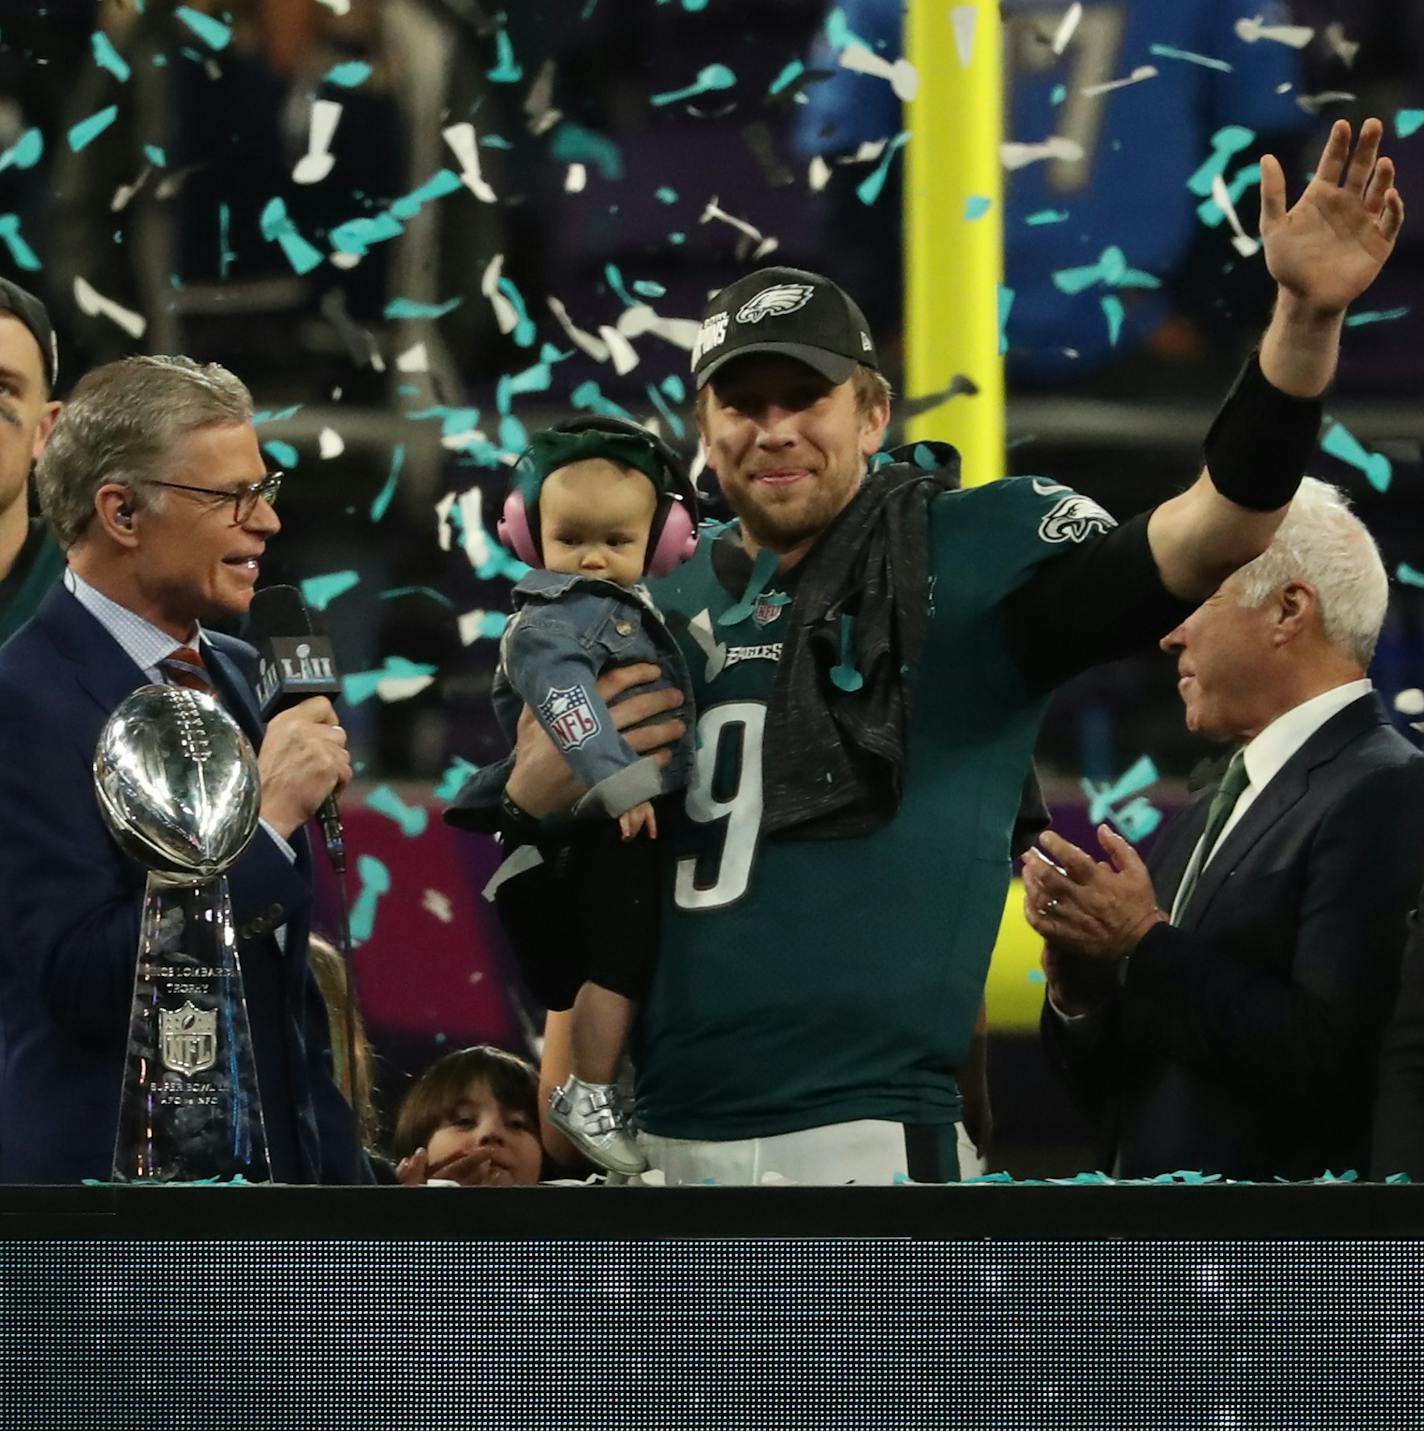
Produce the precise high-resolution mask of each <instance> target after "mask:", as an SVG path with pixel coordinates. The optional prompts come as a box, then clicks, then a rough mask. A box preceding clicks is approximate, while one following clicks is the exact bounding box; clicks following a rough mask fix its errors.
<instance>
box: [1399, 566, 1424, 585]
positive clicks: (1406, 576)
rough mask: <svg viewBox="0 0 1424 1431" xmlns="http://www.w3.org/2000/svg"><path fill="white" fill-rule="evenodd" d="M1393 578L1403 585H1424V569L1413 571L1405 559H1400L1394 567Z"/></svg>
mask: <svg viewBox="0 0 1424 1431" xmlns="http://www.w3.org/2000/svg"><path fill="white" fill-rule="evenodd" d="M1394 579H1395V580H1396V581H1402V582H1403V583H1404V584H1405V586H1424V571H1415V569H1414V568H1413V567H1412V566H1410V565H1409V563H1408V562H1407V561H1402V562H1400V564H1399V565H1398V566H1397V567H1395V569H1394Z"/></svg>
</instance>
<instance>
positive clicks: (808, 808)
mask: <svg viewBox="0 0 1424 1431" xmlns="http://www.w3.org/2000/svg"><path fill="white" fill-rule="evenodd" d="M1381 134H1382V126H1381V124H1380V123H1379V121H1378V120H1375V119H1370V120H1367V121H1366V123H1365V124H1364V126H1363V128H1362V130H1361V134H1360V138H1359V143H1358V146H1357V147H1356V148H1355V151H1354V154H1353V157H1352V156H1351V137H1352V136H1351V131H1350V126H1349V125H1348V124H1346V123H1344V122H1337V123H1336V124H1335V125H1334V127H1333V129H1332V131H1331V134H1330V138H1329V141H1328V142H1327V144H1326V147H1325V150H1324V153H1323V154H1322V156H1321V159H1320V164H1319V167H1318V169H1317V171H1316V173H1315V176H1314V178H1313V179H1312V180H1311V182H1310V184H1309V186H1308V188H1307V189H1306V191H1305V193H1304V195H1303V197H1302V198H1301V199H1300V200H1299V201H1298V202H1297V203H1296V204H1295V205H1294V206H1293V207H1291V208H1290V209H1289V210H1287V208H1286V202H1285V198H1286V196H1285V176H1284V174H1283V172H1282V170H1281V167H1280V165H1279V163H1278V162H1277V161H1276V160H1275V159H1274V158H1272V157H1270V156H1266V157H1265V158H1264V159H1263V160H1262V236H1263V239H1264V243H1265V256H1266V263H1267V266H1268V269H1269V271H1270V273H1271V275H1272V276H1273V277H1274V278H1275V280H1276V282H1277V285H1278V292H1277V301H1276V307H1275V312H1274V314H1273V316H1272V319H1271V323H1270V326H1269V328H1268V330H1267V332H1266V334H1265V337H1264V339H1263V341H1262V343H1261V346H1260V349H1259V351H1258V352H1257V353H1255V354H1253V355H1252V356H1251V358H1250V359H1249V360H1248V362H1247V364H1246V367H1245V369H1244V371H1243V373H1242V375H1241V377H1240V379H1239V380H1238V382H1237V384H1236V386H1235V388H1234V389H1233V391H1232V393H1231V395H1230V396H1229V398H1228V399H1227V401H1226V403H1225V405H1224V406H1223V408H1222V410H1221V412H1220V413H1219V414H1218V416H1217V418H1216V421H1215V422H1214V424H1213V425H1212V428H1211V431H1210V432H1209V434H1208V436H1207V439H1206V444H1205V447H1206V470H1205V471H1204V472H1203V473H1202V474H1201V476H1200V477H1199V478H1198V480H1197V481H1196V482H1195V483H1194V484H1193V485H1192V486H1191V487H1190V488H1189V489H1188V490H1187V491H1185V492H1183V493H1182V494H1181V495H1180V496H1177V497H1174V498H1172V499H1171V500H1170V501H1167V502H1164V503H1162V504H1161V505H1160V506H1158V507H1157V508H1155V509H1154V510H1153V511H1152V512H1150V513H1144V514H1143V515H1141V516H1139V517H1136V518H1134V519H1132V520H1130V521H1127V522H1125V523H1123V524H1122V525H1121V526H1118V525H1117V524H1116V523H1115V522H1114V521H1113V519H1112V518H1111V517H1110V516H1109V515H1108V514H1107V513H1106V512H1104V511H1103V510H1102V509H1101V508H1099V507H1098V506H1096V505H1095V504H1094V503H1093V502H1091V501H1089V500H1088V499H1086V498H1084V497H1082V496H1081V495H1079V494H1077V493H1075V492H1071V491H1068V490H1066V489H1065V488H1063V487H1062V486H1060V485H1059V484H1057V483H1055V482H1052V481H1049V480H1047V479H1044V478H1040V477H1033V478H1029V477H1024V478H1008V479H1005V480H1002V481H997V482H991V483H988V484H987V485H984V486H979V487H974V488H971V489H968V490H963V491H959V490H955V488H956V486H957V482H956V480H955V479H956V477H957V472H956V467H957V461H958V459H957V455H956V454H955V453H954V452H953V451H952V450H951V449H949V448H946V447H944V446H943V445H940V444H927V443H925V444H919V445H917V446H916V447H915V448H914V449H912V450H905V451H901V452H897V453H893V454H891V455H890V458H891V460H890V461H889V462H888V463H879V449H880V445H881V441H882V439H883V437H884V434H885V430H886V426H887V424H888V422H889V417H890V401H889V392H888V388H887V386H886V384H885V381H884V379H883V378H882V377H881V375H880V373H879V370H878V361H877V357H876V352H875V345H874V342H873V339H872V337H871V335H870V332H869V329H868V328H867V326H866V325H865V323H864V322H863V321H862V317H861V314H860V311H859V309H858V308H857V307H856V305H855V304H854V303H853V302H852V301H851V300H850V299H849V298H848V297H847V295H846V294H845V293H843V292H842V291H841V290H840V289H839V288H838V287H836V285H835V284H834V283H832V282H831V281H830V280H829V279H827V278H824V277H822V276H820V275H818V274H813V273H806V272H800V271H797V270H795V269H764V270H762V271H760V272H757V273H753V274H750V275H748V276H747V277H745V278H743V279H740V280H739V281H738V282H736V283H734V284H732V285H731V286H730V287H729V288H727V289H725V290H723V291H722V292H721V293H719V294H718V295H717V296H716V297H715V298H713V299H712V301H711V303H710V305H709V307H708V309H707V316H706V318H705V319H704V321H703V323H702V326H701V329H700V332H699V335H698V340H697V343H696V346H695V348H694V350H693V370H694V373H695V376H696V383H697V388H698V399H697V414H698V422H699V427H700V431H701V437H702V445H703V451H704V453H705V454H706V457H707V462H708V465H709V466H710V467H711V468H712V469H713V471H715V473H716V475H717V479H718V482H719V483H720V485H721V488H722V491H723V493H724V494H725V496H726V499H727V501H728V503H729V505H730V506H731V508H732V510H733V512H734V513H735V514H736V516H737V518H738V521H737V523H736V524H734V525H732V526H730V527H728V528H727V529H726V530H724V531H721V532H718V533H716V534H715V535H713V536H712V537H711V538H710V539H707V540H704V541H703V542H702V543H701V545H700V547H699V550H698V552H697V555H696V556H695V557H694V558H693V559H692V560H691V561H690V562H688V563H687V564H686V565H684V566H682V567H681V568H679V569H678V571H677V572H676V573H674V574H673V575H672V576H671V577H669V578H668V579H667V580H665V581H664V582H662V583H660V584H658V585H657V586H656V588H655V589H654V595H655V597H656V599H657V601H658V603H659V605H660V607H661V608H662V609H663V611H664V612H665V613H666V615H667V620H668V624H669V627H670V628H671V629H672V630H673V631H674V634H676V635H678V637H679V639H680V640H681V642H682V645H683V649H684V651H685V653H686V655H687V657H688V662H689V665H690V667H691V671H692V677H693V690H692V692H691V694H692V696H693V698H694V702H695V705H696V709H697V712H698V721H697V730H696V735H697V742H696V761H695V765H694V771H693V776H692V780H691V783H690V785H689V787H688V792H687V796H686V799H685V808H684V810H683V812H682V818H681V819H680V820H678V821H676V822H673V821H669V822H668V824H669V828H668V829H667V831H666V832H665V834H664V839H663V840H661V841H660V842H659V843H660V844H663V845H665V847H666V850H667V855H668V858H667V862H666V863H667V869H666V878H665V890H666V898H665V904H664V910H663V928H662V942H661V944H660V947H659V951H658V959H657V966H656V971H655V974H654V979H653V984H652V988H651V991H650V994H649V998H648V1003H647V1005H646V1008H645V1010H644V1013H643V1018H642V1021H641V1025H640V1029H639V1037H638V1041H637V1044H636V1048H635V1063H636V1066H637V1076H638V1082H637V1095H638V1102H637V1109H638V1119H639V1122H640V1123H641V1125H642V1129H643V1131H642V1133H641V1135H640V1136H641V1140H642V1146H643V1151H644V1152H645V1154H646V1155H647V1157H648V1160H649V1162H650V1164H651V1165H652V1167H653V1168H655V1169H658V1170H659V1171H660V1173H661V1175H662V1178H663V1179H664V1180H665V1181H666V1182H667V1183H700V1182H705V1181H709V1180H710V1181H716V1182H719V1183H766V1182H777V1181H792V1182H809V1183H845V1182H861V1183H865V1182H880V1183H886V1182H899V1181H905V1180H907V1179H908V1180H916V1181H947V1180H953V1179H954V1178H955V1176H956V1173H957V1167H956V1158H955V1123H956V1119H957V1118H958V1117H959V1116H960V1094H959V1091H958V1088H957V1087H956V1082H955V1078H954V1074H953V1070H954V1069H955V1068H957V1067H959V1066H960V1065H961V1064H962V1063H963V1061H964V1057H965V1051H966V1047H967V1043H968V1040H969V1037H970V1033H971V1030H972V1029H973V1026H974V1022H975V1016H976V1013H977V1011H978V1008H979V1005H980V1001H981V997H982V993H983V985H984V977H985V973H986V971H987V968H988V962H989V955H990V951H991V949H992V946H993V943H994V938H995V934H996V931H997V929H998V926H999V920H1000V917H1001V915H1002V912H1003V904H1004V897H1005V894H1006V891H1007V887H1008V882H1009V876H1010V860H1009V841H1010V830H1011V826H1012V823H1013V819H1014V813H1015V810H1016V808H1017V806H1018V803H1019V797H1020V793H1021V790H1022V786H1023V780H1024V774H1025V771H1026V770H1027V768H1028V764H1029V759H1030V756H1031V754H1032V751H1033V746H1034V740H1035V736H1036V734H1037V730H1038V726H1039V722H1040V720H1041V718H1042V715H1043V712H1044V709H1045V706H1046V703H1047V699H1048V696H1049V693H1050V692H1051V691H1052V690H1053V688H1054V687H1055V686H1056V685H1057V684H1058V683H1059V682H1061V681H1063V680H1065V679H1066V678H1068V677H1069V676H1071V675H1073V674H1074V673H1076V672H1078V671H1080V670H1082V669H1084V668H1085V667H1087V666H1089V665H1091V664H1093V663H1095V662H1099V661H1106V660H1110V659H1112V658H1114V657H1117V656H1120V655H1123V654H1126V653H1127V652H1129V651H1133V650H1137V649H1141V648H1145V647H1146V646H1147V645H1148V644H1149V643H1151V642H1154V641H1155V640H1156V639H1157V638H1158V637H1159V636H1161V634H1162V633H1163V632H1165V631H1168V630H1170V629H1171V628H1172V627H1174V626H1176V625H1177V624H1178V623H1179V622H1180V621H1182V620H1183V619H1184V618H1185V617H1186V616H1187V614H1188V613H1189V612H1190V611H1191V610H1192V609H1193V608H1194V607H1195V606H1196V605H1197V604H1198V603H1199V602H1200V601H1202V600H1203V599H1204V598H1205V597H1207V596H1208V595H1209V594H1210V593H1211V592H1212V591H1214V590H1215V589H1216V587H1217V586H1218V585H1219V584H1220V582H1221V581H1222V580H1223V579H1224V578H1225V577H1226V576H1227V575H1229V574H1230V573H1231V572H1232V571H1234V570H1235V569H1236V568H1238V567H1239V566H1241V565H1243V564H1245V563H1246V562H1248V561H1251V560H1253V559H1254V558H1255V557H1256V556H1258V555H1259V554H1260V553H1261V552H1262V551H1264V550H1265V548H1266V547H1267V546H1268V545H1269V543H1270V541H1271V538H1272V535H1273V534H1274V532H1275V530H1276V527H1277V526H1278V525H1279V523H1280V521H1281V519H1282V517H1283V515H1284V513H1285V510H1286V508H1287V506H1288V504H1289V502H1290V500H1291V497H1292V495H1293V494H1294V492H1295V489H1296V486H1297V484H1298V482H1299V479H1300V477H1301V475H1302V472H1303V470H1304V467H1305V464H1306V461H1307V459H1308V458H1309V456H1310V453H1311V452H1312V450H1313V449H1314V445H1315V441H1316V435H1317V432H1318V427H1319V421H1320V412H1321V394H1322V393H1323V392H1324V390H1325V388H1326V386H1327V384H1328V383H1329V381H1330V379H1331V376H1332V374H1333V372H1334V368H1335V363H1336V358H1337V354H1338V347H1339V336H1340V331H1341V328H1342V325H1343V321H1344V314H1345V310H1346V308H1347V307H1348V305H1349V304H1350V303H1351V302H1352V301H1353V300H1354V299H1355V298H1356V297H1358V296H1359V295H1360V294H1361V293H1363V292H1364V291H1365V289H1366V288H1368V287H1369V285H1370V283H1371V282H1373V280H1374V278H1375V276H1376V275H1377V274H1378V272H1379V270H1380V268H1381V266H1382V265H1383V264H1384V262H1385V260H1386V259H1387V258H1388V257H1389V254H1390V252H1391V251H1392V249H1393V246H1394V240H1395V236H1396V235H1397V233H1398V231H1399V227H1400V225H1401V223H1402V222H1403V205H1402V202H1401V200H1400V198H1399V195H1398V193H1397V192H1396V191H1395V189H1394V188H1393V179H1394V166H1393V164H1392V163H1391V161H1390V160H1388V159H1383V158H1378V150H1379V143H1380V137H1381ZM878 463H879V465H877V464H878ZM605 679H606V678H605ZM628 679H629V684H632V682H633V680H634V679H636V675H630V676H629V678H628ZM605 695H607V696H609V697H612V696H614V695H616V691H615V690H613V689H612V683H610V685H609V687H608V688H607V689H606V690H605ZM668 708H669V709H670V708H671V705H670V702H669V706H668ZM574 784H575V782H573V781H572V780H571V779H570V777H569V776H568V774H567V771H566V769H565V768H564V766H563V763H562V762H561V761H560V760H558V758H557V751H556V750H555V749H554V747H553V746H552V744H551V743H549V742H548V741H547V739H545V738H543V737H542V735H541V733H540V732H539V731H538V730H537V728H536V727H535V726H534V724H533V723H532V722H529V721H527V720H526V721H525V722H524V723H523V724H522V726H521V731H520V742H519V750H518V757H517V759H516V762H515V767H514V770H513V772H512V773H511V775H510V778H509V781H508V784H507V787H506V797H507V800H508V802H509V803H510V804H512V805H513V806H514V807H516V808H518V809H520V810H522V811H523V812H524V813H525V814H526V815H527V816H531V817H532V816H545V815H547V814H548V813H549V812H550V811H552V810H556V809H560V808H563V807H565V806H567V805H568V804H569V803H570V801H571V799H572V798H573V795H574V789H573V787H574Z"/></svg>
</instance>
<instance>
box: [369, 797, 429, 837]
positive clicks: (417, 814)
mask: <svg viewBox="0 0 1424 1431" xmlns="http://www.w3.org/2000/svg"><path fill="white" fill-rule="evenodd" d="M366 808H367V809H368V810H374V811H375V812H376V813H377V814H378V815H384V816H386V817H387V819H390V820H394V821H395V822H396V824H397V825H399V826H400V828H401V833H402V834H404V835H405V836H406V837H407V838H408V839H412V840H414V839H418V838H419V837H420V836H421V835H423V834H424V833H425V827H426V825H427V824H429V822H430V815H429V813H428V812H427V810H426V808H425V806H424V805H407V804H406V803H405V801H404V800H402V799H401V797H400V796H399V795H397V794H396V792H395V791H394V790H392V789H391V787H390V786H389V785H378V786H376V788H375V789H374V790H373V791H371V793H370V794H369V795H368V796H367V797H366Z"/></svg>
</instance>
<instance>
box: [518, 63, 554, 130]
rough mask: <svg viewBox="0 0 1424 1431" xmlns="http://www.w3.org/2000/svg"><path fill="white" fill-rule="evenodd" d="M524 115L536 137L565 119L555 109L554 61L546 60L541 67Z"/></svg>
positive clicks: (530, 90) (531, 89)
mask: <svg viewBox="0 0 1424 1431" xmlns="http://www.w3.org/2000/svg"><path fill="white" fill-rule="evenodd" d="M524 113H525V114H526V115H527V116H528V117H529V132H530V133H531V134H535V135H538V134H546V133H547V132H548V131H549V130H551V129H552V128H553V127H554V126H555V125H556V124H557V123H558V122H559V121H560V120H561V119H562V118H563V117H564V116H563V114H562V112H561V111H560V110H557V109H555V108H554V62H553V60H545V61H544V63H543V64H542V65H540V66H539V73H538V75H536V76H535V79H534V83H533V84H532V85H530V86H529V94H528V95H527V97H526V98H525V100H524Z"/></svg>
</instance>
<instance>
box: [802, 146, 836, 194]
mask: <svg viewBox="0 0 1424 1431" xmlns="http://www.w3.org/2000/svg"><path fill="white" fill-rule="evenodd" d="M830 181H831V166H830V165H829V164H827V163H826V161H825V160H824V159H823V158H821V156H820V155H819V154H818V155H816V157H815V158H814V159H812V160H811V166H810V168H809V169H807V171H806V183H807V184H808V185H810V188H811V192H812V193H813V194H819V193H820V192H821V190H822V189H824V188H825V187H826V185H827V184H829V183H830Z"/></svg>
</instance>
